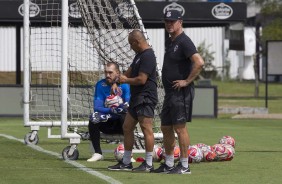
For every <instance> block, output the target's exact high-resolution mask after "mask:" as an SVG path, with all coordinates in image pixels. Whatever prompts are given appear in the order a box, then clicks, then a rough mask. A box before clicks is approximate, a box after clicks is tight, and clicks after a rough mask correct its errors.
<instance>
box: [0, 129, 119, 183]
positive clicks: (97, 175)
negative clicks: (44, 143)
mask: <svg viewBox="0 0 282 184" xmlns="http://www.w3.org/2000/svg"><path fill="white" fill-rule="evenodd" d="M0 136H1V137H5V138H7V139H10V140H15V141H19V142H21V143H23V144H24V140H23V139H18V138H16V137H13V136H10V135H6V134H0ZM27 146H29V147H31V148H32V149H34V150H36V151H40V152H42V153H46V154H48V155H52V156H55V157H58V158H60V159H62V156H61V155H60V154H59V153H56V152H53V151H48V150H45V149H43V148H41V147H40V146H37V145H32V144H29V145H27ZM64 162H66V163H68V164H71V165H73V166H74V167H76V168H78V169H79V170H82V171H84V172H87V173H89V174H91V175H93V176H96V177H99V178H101V179H102V180H105V181H106V182H108V183H114V184H121V182H120V181H117V180H115V179H113V178H111V177H109V176H106V175H104V174H102V173H100V172H97V171H95V170H93V169H91V168H88V167H86V166H84V165H82V164H80V163H78V162H76V161H72V160H64Z"/></svg>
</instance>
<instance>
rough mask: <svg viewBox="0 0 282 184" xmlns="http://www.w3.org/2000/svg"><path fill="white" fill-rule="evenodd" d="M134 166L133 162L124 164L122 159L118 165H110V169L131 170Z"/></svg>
mask: <svg viewBox="0 0 282 184" xmlns="http://www.w3.org/2000/svg"><path fill="white" fill-rule="evenodd" d="M132 168H133V166H132V163H131V162H130V163H129V164H124V163H123V162H122V161H121V162H119V163H117V164H116V165H113V166H109V167H108V169H109V170H111V171H131V170H132Z"/></svg>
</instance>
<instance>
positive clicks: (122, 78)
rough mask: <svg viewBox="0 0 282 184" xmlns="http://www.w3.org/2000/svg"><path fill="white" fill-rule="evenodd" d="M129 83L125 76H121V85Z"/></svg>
mask: <svg viewBox="0 0 282 184" xmlns="http://www.w3.org/2000/svg"><path fill="white" fill-rule="evenodd" d="M126 81H127V77H126V76H125V75H120V76H119V82H120V83H126Z"/></svg>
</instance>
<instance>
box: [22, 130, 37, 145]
mask: <svg viewBox="0 0 282 184" xmlns="http://www.w3.org/2000/svg"><path fill="white" fill-rule="evenodd" d="M32 137H33V138H32ZM38 141H39V138H38V135H37V134H36V135H35V136H34V135H33V133H31V132H29V133H27V134H26V135H25V136H24V142H25V144H37V143H38Z"/></svg>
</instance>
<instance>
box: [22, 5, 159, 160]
mask: <svg viewBox="0 0 282 184" xmlns="http://www.w3.org/2000/svg"><path fill="white" fill-rule="evenodd" d="M36 9H37V10H39V11H38V12H37V11H36ZM37 13H38V14H37ZM133 29H140V30H142V31H143V32H144V34H145V36H146V38H147V40H148V42H149V39H148V36H147V34H146V31H145V28H144V26H143V23H142V20H141V18H140V16H139V14H138V9H137V7H136V6H135V3H134V1H133V0H24V29H23V30H24V31H23V34H24V99H23V104H24V126H26V127H30V128H31V132H29V133H27V134H26V136H25V139H24V140H25V143H27V144H37V143H38V140H39V138H38V131H39V129H40V127H48V138H61V139H69V142H70V145H69V146H67V147H66V148H64V149H63V151H62V155H63V158H64V159H72V160H75V159H77V158H78V155H79V153H78V149H77V146H78V144H79V143H80V141H81V139H82V138H83V136H81V134H80V133H79V130H80V129H81V127H87V125H88V117H89V114H90V113H92V111H93V92H94V89H93V87H94V86H95V84H96V82H97V81H98V80H99V79H101V78H103V77H104V69H103V66H104V64H105V63H107V62H109V61H115V62H117V63H119V65H120V67H121V69H122V70H124V69H126V68H127V67H128V66H129V64H130V63H131V62H132V59H133V57H134V55H135V53H134V51H132V50H131V49H130V46H129V44H128V41H127V36H128V33H129V32H130V31H132V30H133ZM159 76H160V75H159ZM159 84H160V85H161V82H159ZM159 93H160V95H159V97H160V102H159V104H158V106H157V108H156V117H155V121H154V122H155V126H154V127H155V138H156V140H157V141H161V139H162V134H161V133H160V130H159V122H160V121H159V117H158V114H159V110H160V108H161V101H162V99H161V98H162V97H163V95H162V94H163V92H162V88H159ZM53 127H60V134H58V133H57V134H54V133H53V132H54V131H53V132H52V128H53ZM111 137H112V138H113V139H115V138H117V137H116V136H114V135H112V136H110V135H104V134H103V135H102V138H105V139H107V138H108V139H111ZM119 137H120V136H119ZM142 138H144V137H143V134H142V132H141V131H140V130H139V129H138V128H137V130H136V139H137V140H141V139H142ZM139 143H140V144H141V146H140V144H139V146H138V148H144V147H143V146H142V141H139Z"/></svg>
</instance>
